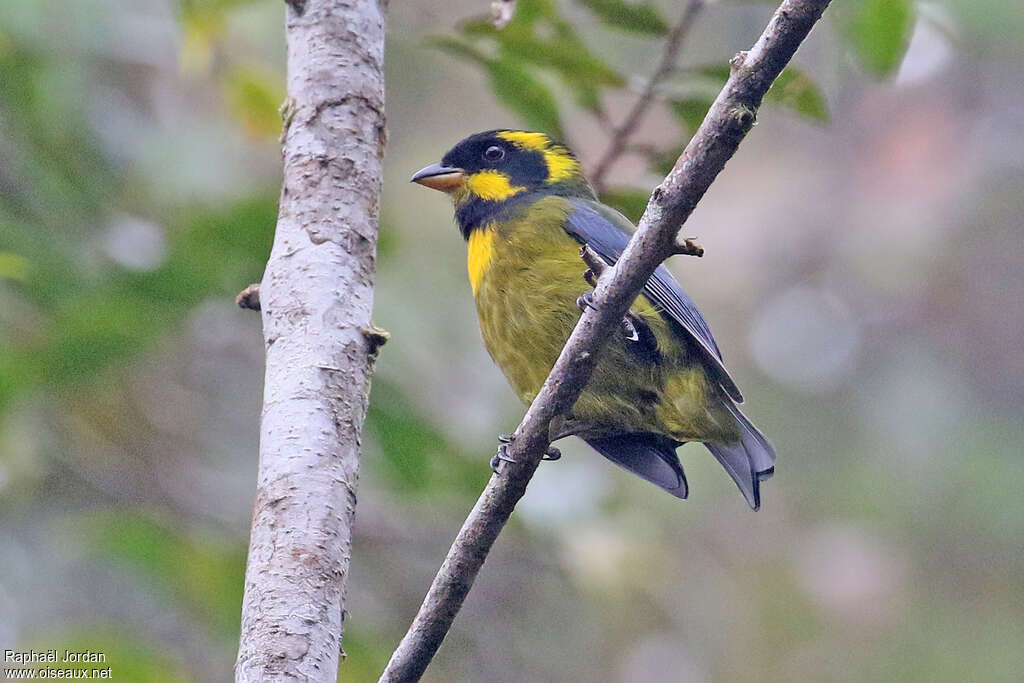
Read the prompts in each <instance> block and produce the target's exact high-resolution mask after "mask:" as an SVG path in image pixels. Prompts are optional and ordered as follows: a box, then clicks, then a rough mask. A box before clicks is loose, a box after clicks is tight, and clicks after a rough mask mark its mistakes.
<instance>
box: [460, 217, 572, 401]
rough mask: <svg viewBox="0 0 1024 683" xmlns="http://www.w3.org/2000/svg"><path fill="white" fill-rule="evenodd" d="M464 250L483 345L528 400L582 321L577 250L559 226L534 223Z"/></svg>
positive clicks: (477, 239)
mask: <svg viewBox="0 0 1024 683" xmlns="http://www.w3.org/2000/svg"><path fill="white" fill-rule="evenodd" d="M510 228H511V229H510ZM468 247H469V252H468V267H469V280H470V284H471V286H472V288H473V294H474V295H475V298H476V304H477V312H478V314H479V317H480V330H481V333H482V335H483V338H484V343H485V344H486V345H487V350H488V351H489V352H490V354H491V356H492V357H493V358H494V360H495V361H496V362H497V363H498V365H499V366H500V367H501V369H502V370H503V371H504V372H505V375H506V376H507V377H508V379H509V381H510V382H511V383H512V385H513V388H514V389H515V390H516V393H517V394H519V395H520V398H522V399H523V400H529V399H530V398H532V395H533V394H534V393H536V391H537V389H538V388H539V387H540V384H541V383H542V382H543V381H544V378H545V377H546V376H547V373H548V371H549V370H550V369H551V365H552V364H553V363H554V360H555V358H557V357H558V353H559V351H560V350H561V348H562V345H563V343H564V342H565V339H566V338H567V337H568V335H569V332H571V331H572V328H573V326H574V325H575V324H576V321H577V320H578V319H579V316H580V311H579V309H578V308H577V307H576V304H575V301H576V297H577V296H578V295H579V294H580V293H581V292H583V291H584V290H585V289H587V284H586V283H585V282H584V280H583V271H584V270H585V269H586V266H585V265H584V264H583V261H582V259H580V256H579V245H578V244H577V243H576V242H575V240H573V239H572V238H571V237H570V236H569V235H568V234H566V233H565V231H564V230H563V229H562V228H561V225H560V224H559V223H558V222H557V221H551V222H550V224H548V223H547V222H544V221H540V222H538V221H536V220H534V221H531V222H530V223H529V224H526V225H522V224H520V225H517V226H509V225H504V226H501V228H496V227H486V228H483V229H479V230H475V231H474V232H473V233H472V234H471V235H470V238H469V245H468Z"/></svg>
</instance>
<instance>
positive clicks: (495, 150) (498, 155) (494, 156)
mask: <svg viewBox="0 0 1024 683" xmlns="http://www.w3.org/2000/svg"><path fill="white" fill-rule="evenodd" d="M504 158H505V150H504V149H502V148H501V147H498V146H497V145H494V146H493V147H488V148H487V151H486V152H484V159H485V160H487V161H501V160H502V159H504Z"/></svg>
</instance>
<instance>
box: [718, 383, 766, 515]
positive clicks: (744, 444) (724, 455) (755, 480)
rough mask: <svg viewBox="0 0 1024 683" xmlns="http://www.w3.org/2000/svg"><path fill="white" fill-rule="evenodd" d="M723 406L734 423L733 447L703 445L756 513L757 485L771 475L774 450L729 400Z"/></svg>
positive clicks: (726, 444)
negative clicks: (736, 433) (736, 435)
mask: <svg viewBox="0 0 1024 683" xmlns="http://www.w3.org/2000/svg"><path fill="white" fill-rule="evenodd" d="M723 403H724V404H725V407H726V409H727V410H728V411H729V413H731V414H732V416H733V418H734V419H735V420H736V424H737V425H738V427H739V431H740V439H739V441H735V442H733V443H705V444H704V445H705V446H707V447H708V450H709V451H711V454H712V455H713V456H715V458H716V459H717V460H718V462H719V463H721V464H722V467H724V468H725V470H726V471H727V472H728V473H729V476H731V477H732V479H733V481H735V482H736V485H737V486H739V488H740V491H741V492H742V493H743V497H744V498H746V499H747V503H748V504H749V505H750V507H751V508H753V509H754V510H756V509H758V508H759V507H761V482H762V481H764V480H765V479H767V478H769V477H770V476H772V474H774V472H775V449H774V448H772V445H771V444H770V443H768V440H767V439H765V438H764V435H763V434H762V433H761V432H760V431H759V430H758V428H757V427H755V426H754V425H753V424H752V423H751V422H750V420H748V419H747V418H746V416H745V415H743V413H741V412H740V409H739V408H737V407H736V404H735V403H733V402H732V401H730V400H729V399H725V400H724V401H723Z"/></svg>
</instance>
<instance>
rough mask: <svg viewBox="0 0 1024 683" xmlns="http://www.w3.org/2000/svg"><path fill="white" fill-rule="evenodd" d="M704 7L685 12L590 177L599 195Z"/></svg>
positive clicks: (699, 0) (696, 1) (698, 2)
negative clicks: (606, 177) (655, 66)
mask: <svg viewBox="0 0 1024 683" xmlns="http://www.w3.org/2000/svg"><path fill="white" fill-rule="evenodd" d="M704 4H705V0H689V2H687V3H686V7H685V8H684V9H683V15H682V16H681V17H680V18H679V22H678V23H677V24H676V25H675V26H673V27H672V30H671V31H669V34H668V37H667V38H666V39H665V48H664V50H663V51H662V53H661V62H659V63H658V68H657V69H655V71H654V74H652V75H651V77H650V79H648V81H647V85H646V87H645V88H644V90H643V92H641V93H640V97H639V98H638V99H637V101H636V102H634V103H633V108H632V109H630V110H629V114H627V115H626V118H625V120H624V121H623V122H622V125H620V126H619V127H618V128H616V129H615V130H614V132H613V133H612V139H611V142H609V143H608V149H607V150H606V151H605V153H604V156H602V157H601V159H600V160H599V161H598V162H597V166H596V167H595V169H594V173H593V174H592V175H591V176H590V182H591V183H592V184H593V185H594V189H596V190H597V191H598V193H601V192H603V191H604V189H605V185H604V178H605V176H606V175H607V174H608V171H610V170H611V167H612V166H613V165H614V164H615V162H616V161H618V160H619V157H621V156H622V154H623V152H625V151H626V147H627V143H628V142H629V138H630V136H631V135H633V133H634V132H636V129H637V128H638V127H639V125H640V121H641V120H642V119H643V117H644V115H645V114H647V110H648V109H650V107H651V105H652V104H654V95H655V93H656V92H657V89H658V86H659V85H660V84H661V82H662V81H663V80H665V79H666V78H668V76H670V75H671V74H672V72H673V71H674V70H675V68H676V60H678V59H679V52H680V50H682V48H683V41H684V40H685V39H686V36H687V34H688V33H689V32H690V29H692V28H693V25H694V24H695V23H696V22H697V16H698V15H699V14H700V11H701V10H702V9H703V8H704Z"/></svg>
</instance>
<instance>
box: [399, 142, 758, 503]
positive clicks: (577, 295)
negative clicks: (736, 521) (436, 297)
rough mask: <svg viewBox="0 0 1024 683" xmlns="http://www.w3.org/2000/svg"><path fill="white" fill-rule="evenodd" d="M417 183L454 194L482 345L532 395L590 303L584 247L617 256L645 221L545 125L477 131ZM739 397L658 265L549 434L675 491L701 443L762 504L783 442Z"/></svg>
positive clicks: (688, 304) (522, 393)
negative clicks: (685, 452)
mask: <svg viewBox="0 0 1024 683" xmlns="http://www.w3.org/2000/svg"><path fill="white" fill-rule="evenodd" d="M411 180H412V182H414V183H418V184H419V185H422V186H425V187H428V188H431V189H434V190H439V191H441V192H444V193H446V194H448V195H449V196H450V198H451V200H452V202H453V204H454V209H455V222H456V224H457V225H458V228H459V230H460V232H461V233H462V237H463V238H464V239H465V241H466V245H467V269H468V273H469V284H470V289H471V290H472V293H473V297H474V299H475V302H476V309H477V314H478V317H479V322H480V330H481V334H482V337H483V341H484V345H485V346H486V347H487V351H488V352H489V353H490V355H491V357H492V358H493V360H494V361H495V363H496V364H497V365H498V367H499V368H500V369H501V370H502V372H503V373H504V375H505V377H506V378H507V380H508V382H509V384H510V385H511V387H512V389H513V390H514V391H515V393H516V395H517V396H518V397H519V399H520V400H522V401H523V403H525V404H526V405H529V404H530V403H531V402H532V401H533V399H534V397H535V396H536V395H537V393H538V392H539V391H540V388H541V386H542V385H543V383H544V380H545V379H546V378H547V375H548V373H549V372H550V370H551V368H552V367H553V366H554V363H555V361H556V360H557V358H558V355H559V353H560V352H561V349H562V347H563V346H564V344H565V342H566V340H567V339H568V338H569V335H570V334H571V332H572V330H573V328H574V327H575V325H576V322H577V321H578V320H579V318H580V316H581V315H582V313H581V307H583V306H586V305H593V303H592V301H591V300H590V298H589V296H588V292H587V291H586V284H585V282H584V278H583V275H584V272H585V271H586V270H587V265H586V264H585V262H584V261H583V258H582V256H581V247H582V246H583V245H586V246H587V247H589V248H590V249H591V250H593V252H594V253H596V254H597V255H598V256H600V257H601V259H603V260H604V261H605V262H607V263H609V264H614V263H615V261H616V260H617V259H618V258H619V256H620V255H621V254H622V252H623V250H624V249H625V247H626V244H627V242H628V241H629V238H630V236H631V234H632V232H633V231H634V230H635V227H634V226H633V224H632V223H631V222H630V220H629V219H628V218H626V217H625V216H623V215H622V214H621V213H619V212H618V211H616V210H615V209H613V208H611V207H609V206H607V205H605V204H603V203H601V202H600V201H599V200H598V197H597V195H596V194H595V192H594V190H593V188H592V186H591V184H590V183H589V182H588V180H587V178H586V176H585V175H584V172H583V168H582V166H581V164H580V162H579V160H578V158H577V157H576V155H575V154H574V153H573V152H572V151H570V150H569V148H568V147H567V146H566V145H564V144H562V143H561V142H559V141H557V140H555V139H552V138H551V137H549V136H548V135H546V134H544V133H539V132H532V131H525V130H514V129H497V130H489V131H485V132H482V133H476V134H474V135H470V136H469V137H467V138H465V139H464V140H462V141H461V142H459V143H457V144H456V145H455V146H454V147H452V148H451V149H450V150H449V151H448V152H447V153H446V154H445V155H444V156H443V157H442V159H441V161H440V162H439V163H435V164H431V165H429V166H427V167H425V168H423V169H421V170H419V171H417V172H416V173H415V174H414V175H413V176H412V179H411ZM581 292H582V294H581ZM742 402H743V395H742V394H741V393H740V390H739V388H738V387H737V386H736V383H735V382H734V381H733V379H732V377H731V376H730V375H729V372H728V371H727V370H726V368H725V365H724V362H723V360H722V353H721V351H720V350H719V348H718V344H717V343H716V342H715V338H714V337H713V336H712V334H711V330H710V328H709V327H708V324H707V322H706V321H705V320H704V317H703V316H702V315H701V314H700V312H699V311H698V310H697V306H696V304H694V302H693V300H692V299H691V298H690V297H689V296H687V294H686V293H685V292H684V291H683V289H682V287H681V286H680V285H679V283H678V282H677V281H676V279H675V278H674V277H673V276H672V274H671V273H669V271H668V269H667V268H665V266H664V265H661V266H659V267H658V268H657V270H655V271H654V274H653V275H652V276H651V278H650V279H649V280H648V282H647V284H646V285H645V287H644V289H643V291H642V292H641V294H640V295H639V296H638V297H637V299H636V301H635V302H634V303H633V304H632V306H631V308H630V309H629V312H628V313H627V315H626V316H625V318H624V319H623V321H622V324H621V325H620V326H619V329H618V330H617V331H616V333H615V334H613V335H611V336H610V338H609V339H608V340H607V341H606V343H605V345H604V347H603V348H602V350H601V351H600V355H599V357H598V361H597V365H596V367H595V369H594V371H593V374H592V376H591V379H590V380H589V382H588V383H587V385H586V386H585V387H584V389H583V391H582V392H581V393H580V397H579V399H578V400H577V402H576V403H575V405H574V406H573V408H572V409H571V412H570V413H569V414H568V415H565V416H563V417H562V418H560V419H559V420H557V421H556V422H553V423H552V428H551V433H550V434H549V436H550V437H551V440H552V441H554V440H556V439H559V438H563V437H565V436H570V435H573V436H578V437H580V438H582V439H583V440H584V441H585V442H586V443H587V444H589V445H590V446H591V447H592V448H593V449H594V450H596V451H597V452H598V453H600V454H601V455H603V456H604V457H606V458H607V459H609V460H611V461H612V462H613V463H615V464H616V465H619V466H620V467H622V468H624V469H626V470H628V471H630V472H632V473H634V474H636V475H639V476H640V477H641V478H643V479H645V480H647V481H649V482H651V483H653V484H656V485H657V486H659V487H661V488H662V489H664V490H665V491H667V492H669V493H670V494H672V495H674V496H676V497H677V498H686V497H687V495H688V494H689V486H688V484H687V480H686V474H685V472H684V470H683V467H682V463H681V462H680V460H679V457H678V455H677V453H676V449H677V448H679V447H680V446H682V445H683V444H684V443H688V442H700V443H703V444H704V445H705V446H706V447H707V449H708V450H709V451H711V454H712V455H713V456H714V457H715V458H716V459H717V460H718V462H719V463H721V465H722V467H723V468H724V469H725V470H726V471H727V472H728V474H729V475H730V476H731V477H732V479H733V481H734V482H735V483H736V485H737V486H738V487H739V489H740V491H741V492H742V494H743V496H744V497H745V498H746V501H747V503H748V504H749V505H750V507H751V508H752V509H754V510H757V509H758V508H759V506H760V502H761V498H760V484H761V482H762V481H763V480H765V479H767V478H768V477H770V476H771V475H772V474H773V473H774V471H775V450H774V449H773V448H772V446H771V444H770V443H769V442H768V440H767V439H766V438H765V437H764V435H763V434H762V433H761V431H760V430H758V428H757V427H755V426H754V425H753V423H751V422H750V420H748V419H747V418H746V417H745V416H744V415H743V413H741V412H740V409H739V404H740V403H742ZM502 440H503V441H507V440H508V437H504V438H503V439H502ZM501 452H502V451H501V449H500V447H499V454H500V453H501ZM554 455H555V453H554V452H553V453H552V456H554ZM550 459H554V457H551V458H550ZM492 467H494V464H493V462H492Z"/></svg>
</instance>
